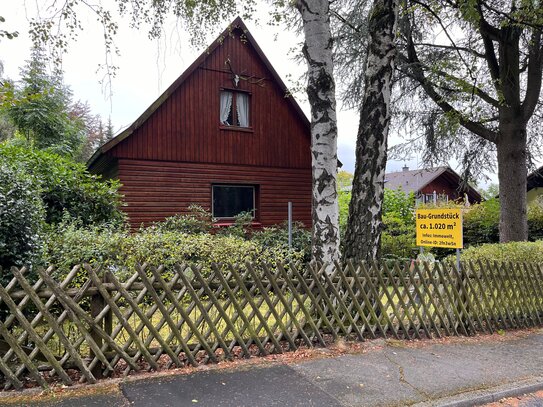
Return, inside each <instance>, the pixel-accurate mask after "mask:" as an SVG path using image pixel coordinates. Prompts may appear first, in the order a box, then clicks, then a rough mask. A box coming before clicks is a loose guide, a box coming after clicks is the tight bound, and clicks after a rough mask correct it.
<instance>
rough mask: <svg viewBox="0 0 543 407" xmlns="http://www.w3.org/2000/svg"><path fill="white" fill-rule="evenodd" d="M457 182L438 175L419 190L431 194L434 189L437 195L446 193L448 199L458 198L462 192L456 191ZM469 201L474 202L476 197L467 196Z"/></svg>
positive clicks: (461, 195) (462, 195)
mask: <svg viewBox="0 0 543 407" xmlns="http://www.w3.org/2000/svg"><path fill="white" fill-rule="evenodd" d="M457 188H458V184H456V183H454V184H453V183H451V182H450V181H449V180H447V179H445V178H444V177H438V178H436V179H435V180H433V181H432V182H430V183H429V184H428V185H426V186H425V187H424V188H422V189H421V190H420V192H421V193H423V194H433V193H434V191H436V193H437V194H438V195H440V194H446V195H448V196H449V200H456V199H458V198H463V197H464V193H458V191H457ZM469 201H470V202H471V203H474V202H476V201H477V199H476V198H475V197H473V196H469Z"/></svg>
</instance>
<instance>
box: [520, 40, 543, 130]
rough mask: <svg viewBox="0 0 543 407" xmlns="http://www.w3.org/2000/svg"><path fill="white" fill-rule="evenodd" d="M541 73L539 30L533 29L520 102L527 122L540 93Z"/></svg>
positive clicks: (541, 50)
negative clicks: (525, 79) (524, 86)
mask: <svg viewBox="0 0 543 407" xmlns="http://www.w3.org/2000/svg"><path fill="white" fill-rule="evenodd" d="M542 74H543V46H542V45H541V31H540V30H534V31H533V33H532V40H531V41H530V45H529V60H528V78H527V83H526V96H525V97H524V102H523V103H522V106H521V109H522V116H523V118H524V121H525V122H526V123H527V122H528V120H530V118H531V117H532V115H533V114H534V111H535V108H536V107H537V104H538V102H539V94H540V93H541V76H542Z"/></svg>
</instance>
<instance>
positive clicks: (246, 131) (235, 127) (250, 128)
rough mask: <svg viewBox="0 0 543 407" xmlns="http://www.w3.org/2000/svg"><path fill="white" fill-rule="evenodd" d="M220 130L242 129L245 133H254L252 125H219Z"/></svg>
mask: <svg viewBox="0 0 543 407" xmlns="http://www.w3.org/2000/svg"><path fill="white" fill-rule="evenodd" d="M219 129H220V130H227V131H242V132H245V133H254V130H253V128H252V127H239V126H224V125H220V126H219Z"/></svg>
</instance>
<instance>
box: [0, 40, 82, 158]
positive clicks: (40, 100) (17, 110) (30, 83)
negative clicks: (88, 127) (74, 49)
mask: <svg viewBox="0 0 543 407" xmlns="http://www.w3.org/2000/svg"><path fill="white" fill-rule="evenodd" d="M43 59H45V57H44V55H43V52H42V51H41V50H39V49H34V50H33V52H32V56H31V59H30V60H29V61H27V65H26V66H25V67H23V68H22V69H21V80H20V81H19V82H17V83H13V82H10V81H6V82H5V83H4V86H3V88H2V93H1V97H0V102H1V105H0V109H1V110H2V112H3V113H4V114H5V116H6V117H7V118H9V120H10V122H11V123H12V124H13V126H14V127H15V129H16V130H17V132H18V133H19V135H20V136H22V137H23V139H24V140H25V141H26V143H27V144H28V145H29V146H32V147H35V148H38V149H48V150H49V151H52V152H56V153H59V154H62V155H67V156H70V157H74V158H75V157H79V155H80V151H81V147H82V145H83V141H84V137H85V133H84V128H85V124H84V122H83V120H82V119H81V118H80V117H77V115H74V114H73V113H72V111H71V109H72V95H71V91H70V89H69V88H68V87H66V86H65V85H64V84H63V83H62V75H61V74H60V73H58V72H57V73H54V74H49V73H48V72H47V71H46V68H45V65H44V63H43ZM13 136H15V135H13Z"/></svg>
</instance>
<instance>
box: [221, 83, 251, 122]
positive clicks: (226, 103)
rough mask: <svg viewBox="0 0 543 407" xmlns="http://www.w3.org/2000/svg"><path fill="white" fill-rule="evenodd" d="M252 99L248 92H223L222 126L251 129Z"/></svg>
mask: <svg viewBox="0 0 543 407" xmlns="http://www.w3.org/2000/svg"><path fill="white" fill-rule="evenodd" d="M250 101H251V98H250V96H249V94H248V93H246V92H238V91H231V90H222V91H221V110H220V121H221V126H236V127H249V124H250V121H249V114H250V112H249V110H250V109H249V107H250Z"/></svg>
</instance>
